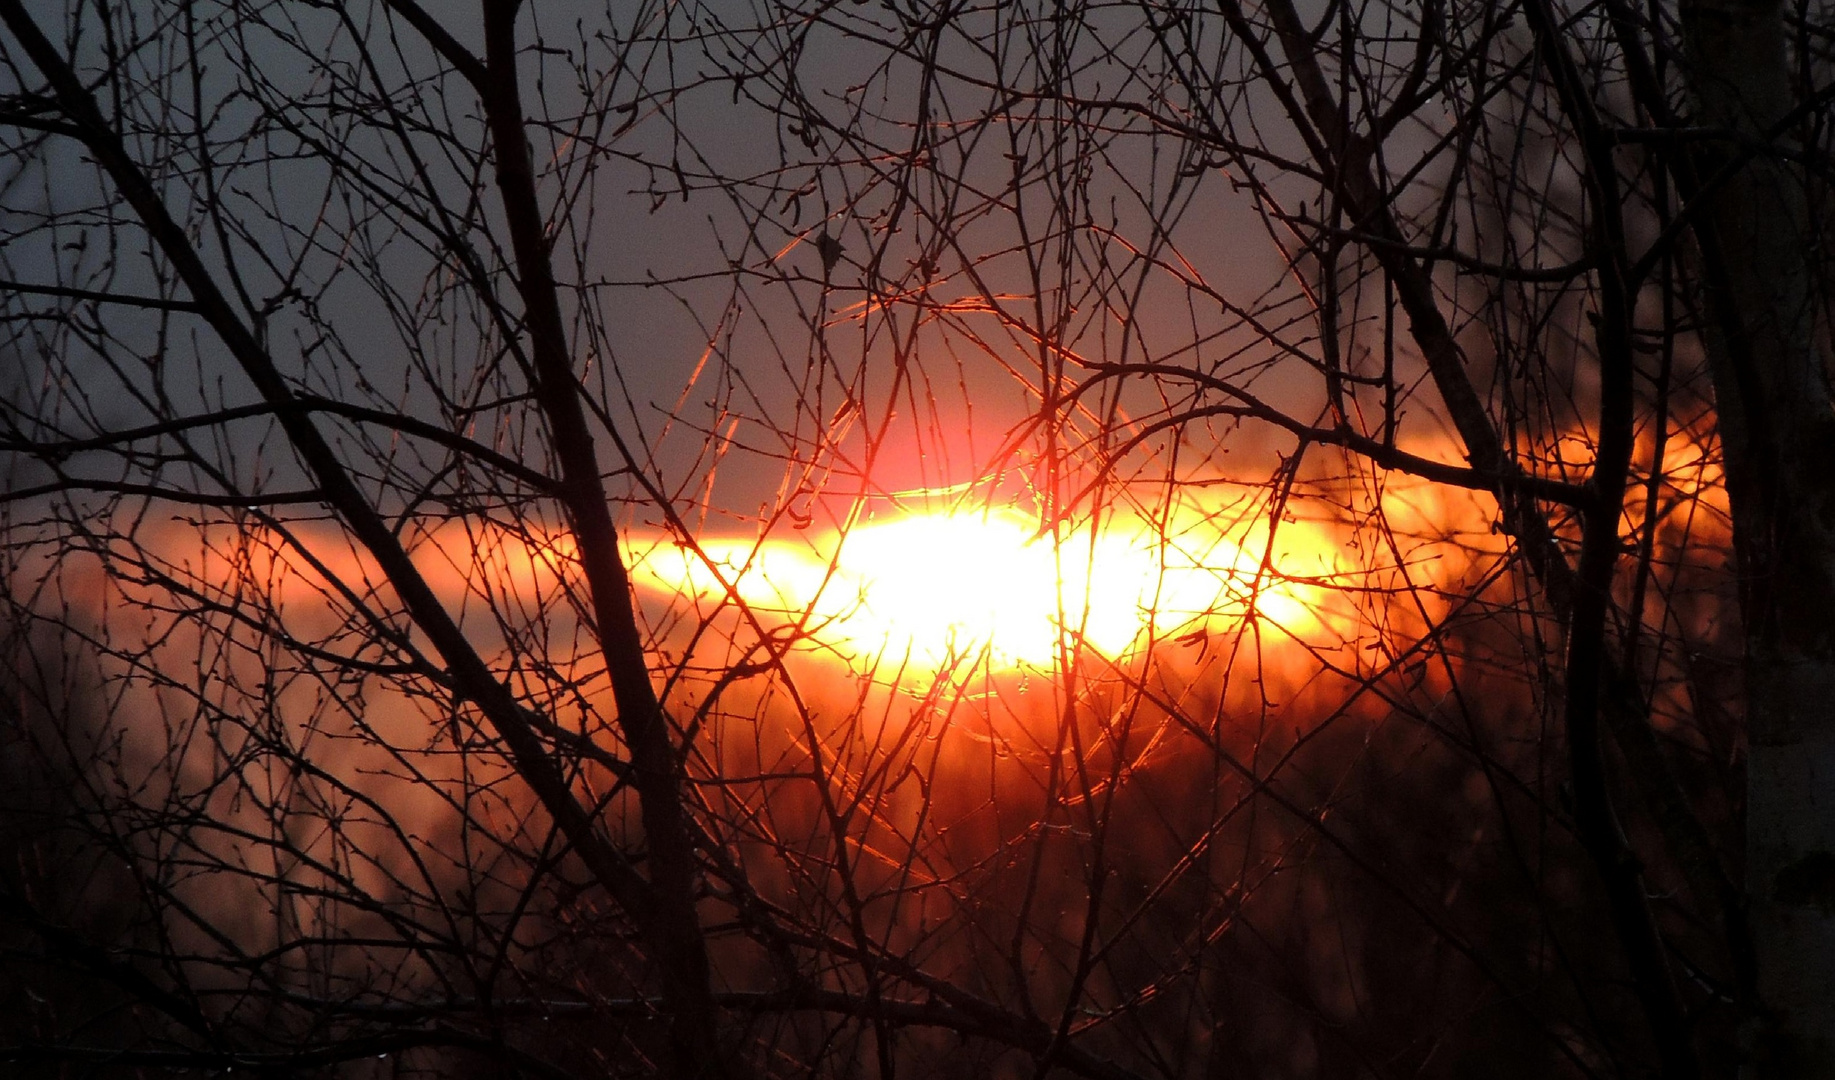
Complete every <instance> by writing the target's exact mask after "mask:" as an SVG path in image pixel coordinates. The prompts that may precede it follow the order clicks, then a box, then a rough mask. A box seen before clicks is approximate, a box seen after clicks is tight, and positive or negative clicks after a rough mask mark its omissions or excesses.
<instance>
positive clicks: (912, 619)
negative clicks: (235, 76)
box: [636, 511, 1318, 669]
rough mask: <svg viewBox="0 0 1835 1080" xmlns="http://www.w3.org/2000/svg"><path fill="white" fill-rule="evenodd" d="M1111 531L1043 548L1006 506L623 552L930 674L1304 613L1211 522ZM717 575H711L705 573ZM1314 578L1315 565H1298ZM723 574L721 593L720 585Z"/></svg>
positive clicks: (648, 573) (853, 652)
mask: <svg viewBox="0 0 1835 1080" xmlns="http://www.w3.org/2000/svg"><path fill="white" fill-rule="evenodd" d="M1180 535H1181V534H1179V533H1178V532H1177V531H1170V537H1171V538H1170V539H1169V538H1168V532H1163V531H1162V530H1161V529H1157V528H1151V527H1147V526H1146V525H1145V524H1144V523H1142V524H1137V525H1135V526H1134V527H1131V528H1129V527H1121V526H1119V525H1117V526H1113V527H1110V528H1108V529H1106V530H1104V531H1102V532H1101V533H1100V534H1099V535H1098V536H1096V537H1095V538H1094V539H1093V540H1092V538H1091V536H1090V534H1089V531H1088V530H1087V529H1084V530H1081V531H1079V532H1076V533H1072V534H1070V535H1065V536H1059V537H1057V538H1056V539H1055V540H1054V538H1053V537H1052V535H1051V534H1050V533H1049V532H1048V531H1046V530H1045V529H1044V528H1043V527H1042V526H1041V524H1040V523H1039V521H1038V520H1037V519H1036V518H1033V517H1031V516H1029V515H1025V514H1021V513H1018V512H1014V511H975V512H957V513H949V514H936V515H912V516H906V517H899V518H895V519H892V520H887V521H876V522H872V523H868V524H864V525H860V526H857V527H855V528H853V529H852V530H850V531H849V532H848V533H847V534H846V536H845V537H842V536H839V535H830V536H827V537H825V538H817V539H814V540H809V541H804V542H783V541H767V542H765V543H763V544H758V543H755V542H753V541H749V540H748V541H739V540H703V541H702V542H701V544H700V549H701V553H700V554H696V553H695V552H693V551H691V550H688V549H686V548H683V547H678V546H675V545H661V546H657V547H653V548H651V549H649V550H648V551H644V552H640V553H639V560H638V565H637V567H636V569H637V578H638V581H639V582H640V583H641V584H645V585H648V586H650V587H651V588H654V589H658V590H661V591H664V592H666V593H671V594H675V595H677V596H682V597H693V598H695V599H696V600H697V601H701V602H707V601H717V600H718V599H719V598H721V597H722V596H725V595H726V594H727V592H728V588H729V587H730V589H731V591H732V592H733V593H734V594H736V595H737V596H738V597H739V598H740V599H741V600H743V601H745V602H746V603H747V604H748V605H750V606H751V607H752V608H753V610H754V611H757V612H760V613H769V614H770V615H772V616H773V617H775V618H777V619H780V620H781V619H783V618H786V617H787V618H791V619H795V618H797V617H799V616H800V615H801V614H802V613H805V612H807V613H808V614H809V621H808V623H807V624H806V626H807V636H808V638H809V640H810V641H811V642H812V643H815V644H818V645H820V646H822V647H825V648H828V649H832V650H835V651H838V652H840V653H842V654H844V655H847V656H849V657H852V658H854V659H857V660H858V659H865V660H869V661H870V660H872V659H873V658H875V657H879V658H883V660H884V661H885V662H888V663H892V664H898V663H901V662H910V663H915V664H918V665H921V666H923V667H926V668H930V669H938V668H942V667H944V666H947V665H950V664H952V663H959V662H964V661H967V662H971V663H973V662H977V661H982V660H985V661H986V662H987V663H988V664H990V665H991V666H994V667H1015V666H1027V667H1034V668H1043V667H1048V666H1050V665H1051V664H1053V663H1054V661H1056V660H1057V658H1058V657H1059V655H1060V649H1062V648H1066V647H1083V648H1093V649H1095V650H1097V651H1099V652H1101V653H1102V654H1104V655H1107V656H1111V657H1113V656H1119V655H1121V654H1123V653H1125V652H1127V651H1128V650H1129V649H1130V648H1132V647H1135V646H1137V645H1138V644H1140V643H1141V642H1142V641H1143V640H1145V639H1146V638H1148V637H1149V636H1150V634H1151V636H1157V637H1166V636H1170V635H1176V634H1180V633H1185V632H1189V631H1190V630H1192V629H1193V628H1194V627H1195V626H1197V625H1202V624H1204V623H1205V622H1207V621H1208V620H1212V619H1217V618H1228V619H1230V620H1232V621H1237V620H1240V619H1241V618H1242V616H1243V614H1244V612H1245V611H1246V609H1247V602H1248V597H1249V596H1250V595H1251V593H1254V595H1255V596H1256V601H1255V602H1256V606H1257V610H1258V611H1259V612H1260V613H1261V614H1263V615H1265V616H1268V617H1269V618H1271V619H1274V620H1277V621H1281V622H1283V623H1297V622H1299V621H1301V620H1304V619H1306V618H1307V617H1308V611H1309V604H1308V603H1307V601H1308V599H1309V598H1308V597H1307V596H1305V595H1304V593H1306V592H1309V591H1312V590H1309V589H1308V588H1307V587H1305V586H1302V585H1296V584H1292V583H1288V582H1281V581H1278V580H1271V579H1269V578H1268V577H1266V576H1265V575H1264V576H1261V577H1260V585H1261V587H1260V589H1259V590H1258V589H1257V588H1256V584H1257V579H1258V571H1259V569H1260V559H1259V555H1257V556H1254V557H1251V556H1250V555H1247V554H1245V553H1244V552H1243V551H1242V550H1240V549H1238V548H1237V547H1236V546H1235V545H1233V544H1230V543H1229V542H1227V541H1225V540H1222V539H1220V538H1219V537H1218V536H1217V530H1216V529H1215V528H1214V527H1211V528H1205V529H1194V530H1191V532H1190V535H1193V536H1203V537H1205V538H1206V539H1204V540H1202V541H1201V542H1199V543H1198V544H1197V545H1195V546H1191V545H1185V544H1182V543H1181V542H1180ZM716 568H718V573H716ZM1314 569H1315V571H1316V570H1317V569H1318V568H1314ZM723 580H724V582H725V584H722V581H723Z"/></svg>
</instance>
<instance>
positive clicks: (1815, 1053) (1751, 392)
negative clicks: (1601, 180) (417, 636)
mask: <svg viewBox="0 0 1835 1080" xmlns="http://www.w3.org/2000/svg"><path fill="white" fill-rule="evenodd" d="M1683 18H1684V32H1685V33H1686V35H1687V38H1688V41H1687V45H1688V79H1689V88H1690V91H1691V93H1692V96H1693V99H1694V102H1693V103H1694V108H1695V114H1696V115H1695V121H1696V123H1697V124H1699V125H1701V126H1703V127H1707V128H1711V129H1722V130H1726V131H1728V132H1730V133H1732V135H1733V136H1734V137H1732V138H1728V139H1724V140H1718V141H1716V142H1715V143H1713V144H1712V146H1711V149H1708V150H1707V151H1705V152H1703V153H1702V154H1700V155H1699V156H1698V157H1697V158H1696V162H1697V177H1698V180H1699V182H1700V185H1701V187H1700V190H1699V193H1698V196H1697V197H1698V199H1699V200H1700V201H1702V203H1703V205H1702V207H1701V208H1700V209H1701V210H1704V211H1706V212H1705V214H1704V215H1703V217H1702V218H1701V220H1700V221H1699V223H1698V224H1699V228H1698V230H1697V232H1698V235H1699V237H1700V240H1701V254H1702V262H1703V276H1704V284H1705V285H1706V286H1707V291H1708V297H1709V305H1710V316H1711V328H1710V333H1709V335H1708V336H1709V342H1708V353H1709V360H1710V363H1711V365H1712V368H1713V374H1714V380H1715V388H1716V394H1717V398H1718V409H1719V415H1720V428H1721V438H1722V446H1723V449H1724V453H1725V455H1726V468H1727V486H1728V493H1729V497H1730V498H1731V500H1732V504H1733V516H1734V542H1735V546H1736V548H1737V552H1738V558H1739V565H1740V571H1741V580H1742V587H1743V595H1742V606H1743V609H1744V617H1745V625H1746V660H1747V675H1748V680H1749V681H1748V695H1747V696H1748V701H1749V718H1748V730H1749V741H1750V754H1749V757H1748V761H1747V770H1748V795H1747V830H1746V892H1747V902H1748V905H1749V914H1750V918H1751V922H1752V929H1753V936H1754V940H1755V944H1756V949H1757V959H1758V965H1757V967H1758V971H1757V986H1756V987H1755V988H1752V990H1753V991H1754V992H1755V993H1756V1001H1755V1002H1754V1003H1753V1005H1754V1013H1753V1022H1752V1024H1751V1030H1750V1040H1749V1046H1748V1049H1749V1052H1750V1055H1751V1056H1750V1058H1749V1064H1748V1068H1747V1070H1746V1072H1747V1075H1748V1076H1751V1077H1763V1078H1767V1080H1770V1078H1780V1080H1781V1078H1793V1080H1794V1078H1799V1077H1828V1076H1835V413H1832V412H1831V407H1830V398H1829V389H1828V386H1827V383H1826V381H1825V378H1824V375H1823V372H1822V366H1821V363H1820V361H1819V358H1818V356H1817V354H1816V348H1815V344H1814V318H1813V309H1812V303H1811V300H1812V295H1813V294H1812V288H1813V284H1812V279H1811V265H1810V247H1811V236H1810V233H1809V229H1808V214H1807V210H1806V200H1805V193H1804V189H1803V185H1802V183H1801V181H1800V179H1799V178H1798V176H1797V173H1796V170H1795V168H1794V167H1793V166H1792V165H1791V164H1790V163H1789V161H1787V160H1786V158H1785V157H1784V156H1783V155H1781V154H1777V153H1771V152H1768V151H1766V150H1765V149H1764V147H1765V146H1768V145H1769V146H1782V145H1787V144H1788V139H1789V135H1788V132H1786V131H1784V130H1781V129H1782V127H1783V126H1784V125H1785V122H1786V120H1787V118H1788V115H1789V113H1790V109H1791V105H1792V101H1791V89H1790V85H1789V82H1788V69H1787V67H1786V63H1785V52H1786V50H1785V43H1784V23H1783V12H1782V9H1781V5H1780V4H1779V3H1777V2H1776V0H1695V2H1693V3H1687V4H1684V6H1683Z"/></svg>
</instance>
